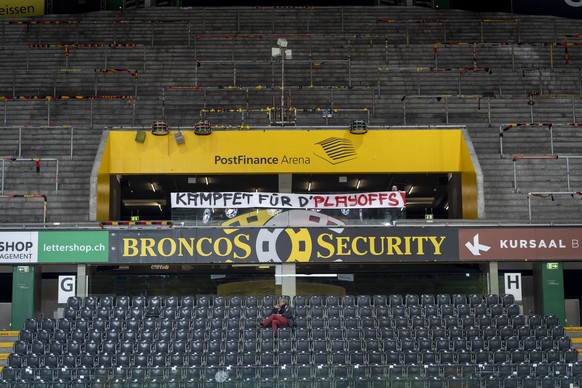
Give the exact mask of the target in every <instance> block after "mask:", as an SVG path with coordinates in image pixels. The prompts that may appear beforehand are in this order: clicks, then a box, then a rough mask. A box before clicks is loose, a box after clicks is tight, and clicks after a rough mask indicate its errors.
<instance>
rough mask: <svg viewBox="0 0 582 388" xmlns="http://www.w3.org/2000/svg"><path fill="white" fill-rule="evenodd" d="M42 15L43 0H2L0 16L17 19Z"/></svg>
mask: <svg viewBox="0 0 582 388" xmlns="http://www.w3.org/2000/svg"><path fill="white" fill-rule="evenodd" d="M42 15H44V0H4V1H3V2H2V3H0V18H6V19H8V18H9V19H19V18H27V17H31V16H42Z"/></svg>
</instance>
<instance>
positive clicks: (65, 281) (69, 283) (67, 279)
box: [61, 276, 75, 292]
mask: <svg viewBox="0 0 582 388" xmlns="http://www.w3.org/2000/svg"><path fill="white" fill-rule="evenodd" d="M74 289H75V277H74V276H63V277H62V278H61V290H63V291H65V292H71V291H73V290H74Z"/></svg>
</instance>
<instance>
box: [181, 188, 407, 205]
mask: <svg viewBox="0 0 582 388" xmlns="http://www.w3.org/2000/svg"><path fill="white" fill-rule="evenodd" d="M171 195H172V197H171V198H172V208H269V209H270V208H272V209H345V208H348V209H365V208H404V207H406V193H405V192H404V191H383V192H373V193H355V194H310V193H307V194H292V193H258V192H257V193H247V192H185V193H171Z"/></svg>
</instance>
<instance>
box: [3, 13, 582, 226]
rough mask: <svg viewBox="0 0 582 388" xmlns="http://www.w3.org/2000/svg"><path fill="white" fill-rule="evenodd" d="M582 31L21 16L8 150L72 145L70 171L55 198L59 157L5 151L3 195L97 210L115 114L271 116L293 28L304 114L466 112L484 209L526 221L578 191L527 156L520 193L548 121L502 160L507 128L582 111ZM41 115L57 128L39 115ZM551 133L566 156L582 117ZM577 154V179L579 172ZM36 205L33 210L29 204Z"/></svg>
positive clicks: (300, 117)
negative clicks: (106, 133)
mask: <svg viewBox="0 0 582 388" xmlns="http://www.w3.org/2000/svg"><path fill="white" fill-rule="evenodd" d="M578 28H579V26H578V23H577V22H576V21H575V20H562V19H557V18H551V17H536V16H522V15H520V16H519V18H517V17H515V16H513V15H509V14H473V13H469V12H464V11H458V10H446V11H445V10H442V11H437V10H430V9H426V8H415V7H369V8H366V7H364V8H359V7H358V8H349V7H348V8H321V9H320V8H291V9H279V8H268V7H267V8H261V7H259V8H229V9H224V8H220V9H218V8H216V9H215V8H205V9H203V10H198V9H197V10H194V9H192V10H190V9H182V10H179V9H175V8H157V9H155V8H152V9H140V10H134V11H127V12H123V13H118V12H98V13H90V14H85V15H75V16H68V15H52V16H46V17H44V18H41V19H39V23H30V24H26V23H23V24H16V23H7V24H4V25H3V33H2V35H1V37H0V42H1V43H2V44H1V45H0V50H1V52H2V54H3V56H4V58H5V59H6V60H4V61H2V62H1V63H0V74H2V76H1V77H0V95H1V96H3V100H2V101H0V103H3V104H4V109H3V110H4V125H5V126H7V127H15V128H18V127H21V126H27V127H30V128H27V129H26V130H25V131H24V132H25V136H24V137H23V141H22V144H23V145H22V150H21V152H20V154H18V151H17V148H18V146H17V145H18V131H17V129H13V130H8V129H6V130H3V132H5V133H6V137H5V138H6V139H7V140H8V141H7V142H3V143H2V144H0V151H1V153H2V154H3V156H4V157H11V156H14V155H17V156H20V157H22V158H27V157H28V158H59V162H60V165H59V167H60V171H59V189H58V195H57V193H56V190H55V189H54V187H53V183H54V182H52V180H53V178H52V177H51V175H50V173H51V170H50V167H47V168H45V166H44V165H43V166H42V170H41V171H42V172H41V175H40V177H38V176H36V174H35V173H34V168H33V167H31V165H32V164H26V163H24V162H23V163H7V164H6V177H5V178H6V182H5V192H7V193H15V194H26V193H33V192H34V193H43V194H46V195H47V196H48V208H49V212H48V214H49V220H51V221H70V220H72V219H74V220H75V221H86V220H88V217H89V211H88V206H89V199H88V195H89V194H88V193H89V176H90V171H91V167H92V160H93V159H94V157H95V152H96V149H97V146H98V143H99V139H100V136H101V130H102V129H103V128H104V127H113V126H123V127H145V128H147V127H149V125H150V124H151V123H152V122H153V121H156V120H160V119H166V120H167V121H168V122H169V123H170V125H171V126H174V127H176V126H188V127H191V126H192V125H193V123H194V122H195V121H196V120H198V119H199V118H200V117H201V116H203V117H205V118H207V119H209V120H210V121H211V123H212V124H213V125H216V126H218V127H223V128H231V127H232V128H237V127H238V126H243V127H244V126H247V125H268V124H269V123H270V121H269V112H268V109H269V108H271V107H276V106H278V105H279V101H280V98H281V89H280V86H281V66H280V62H278V61H276V60H275V61H274V60H273V59H272V58H271V56H270V54H271V48H272V47H273V46H275V45H276V40H277V38H279V37H284V38H286V39H287V40H288V41H289V48H290V49H291V50H292V51H293V59H292V60H288V61H286V65H285V96H286V99H287V100H288V106H292V107H293V108H295V109H296V119H295V121H296V125H297V126H321V125H347V124H348V123H349V122H351V120H354V119H364V120H368V121H369V124H370V125H419V126H425V125H442V124H448V125H465V126H467V128H468V129H469V132H470V134H471V138H472V141H473V144H474V146H475V149H476V150H477V155H478V157H479V160H480V163H481V167H482V169H483V174H484V182H485V187H484V189H485V213H486V214H485V217H486V218H487V219H495V220H504V219H511V220H513V221H528V220H529V218H530V212H529V211H528V195H527V193H528V192H530V191H532V192H546V191H560V192H562V191H565V190H566V189H567V186H566V185H565V174H566V173H565V166H564V163H565V161H564V160H562V159H557V160H553V161H552V160H549V159H548V160H529V159H523V160H519V161H518V162H517V164H516V166H517V168H518V169H519V170H518V181H519V182H518V183H519V185H518V189H519V190H515V187H514V184H513V166H514V163H513V157H514V156H516V155H518V156H519V155H534V154H535V155H540V154H541V155H547V154H549V146H548V142H549V135H548V132H549V131H548V129H547V126H545V127H531V126H530V127H525V128H521V127H516V128H512V129H511V130H509V131H507V132H506V133H505V134H504V146H505V155H504V156H505V157H504V158H502V157H501V155H500V149H499V137H500V136H499V128H500V127H501V126H502V125H503V124H511V123H532V122H534V123H556V124H558V123H571V122H575V121H577V118H578V117H580V115H581V114H582V103H581V102H580V95H581V93H580V92H581V88H582V86H581V85H582V78H581V77H582V75H581V73H580V70H579V68H578V67H579V64H580V63H581V61H582V50H580V49H579V48H578V47H577V46H571V47H570V48H569V50H568V53H567V56H566V52H565V49H564V46H563V45H562V44H563V43H564V42H569V43H572V44H577V39H578V38H577V36H576V33H577V32H578ZM324 109H330V110H332V114H331V117H324V115H323V114H322V110H324ZM0 111H1V110H0ZM41 126H48V127H54V128H52V129H50V130H49V129H46V128H33V127H41ZM70 127H74V141H73V143H74V147H73V148H74V153H73V159H72V160H71V158H70V155H69V154H70V152H69V148H70V146H69V142H68V141H65V140H64V138H66V136H67V135H66V132H67V131H68V128H70ZM58 131H62V132H63V134H62V135H58V136H60V137H59V139H60V140H58V141H56V140H55V136H57V135H56V132H58ZM553 135H554V138H553V141H554V146H555V148H554V151H555V152H554V154H559V155H572V156H576V155H580V154H581V152H580V149H581V148H580V142H581V141H582V140H581V137H580V134H579V131H578V130H577V127H558V126H556V127H555V128H554V134H553ZM55 143H58V144H55ZM0 156H1V155H0ZM570 162H571V163H573V164H574V166H573V167H572V171H573V172H572V174H571V176H570V179H571V187H570V189H571V190H572V191H577V190H578V189H579V186H578V184H579V180H580V176H579V175H578V176H577V174H576V172H577V171H579V169H578V166H576V165H575V164H576V163H577V161H575V160H574V159H572V160H570ZM49 166H50V165H49ZM540 166H543V167H542V168H540ZM575 197H576V196H575ZM3 202H9V203H14V205H8V206H9V212H8V213H7V214H6V217H5V218H4V219H3V220H2V221H8V222H38V221H39V216H40V214H41V213H39V212H38V210H37V209H38V206H39V205H38V201H36V200H34V199H14V200H10V201H8V200H5V199H3ZM23 202H26V205H25V206H26V207H27V209H31V211H30V212H28V211H26V212H20V211H19V210H18V209H20V206H21V204H22V203H23ZM28 202H30V203H31V204H28ZM580 210H581V209H580V206H579V200H578V199H577V198H571V197H568V196H559V197H558V196H554V198H553V201H552V200H551V199H550V200H544V199H543V198H536V200H535V201H532V211H531V217H533V218H534V220H535V221H555V220H561V221H572V220H578V219H579V214H580ZM23 213H24V214H23ZM26 214H31V215H30V216H27V215H26Z"/></svg>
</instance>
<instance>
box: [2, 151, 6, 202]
mask: <svg viewBox="0 0 582 388" xmlns="http://www.w3.org/2000/svg"><path fill="white" fill-rule="evenodd" d="M5 162H6V161H5V160H4V159H2V194H4V164H5Z"/></svg>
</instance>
